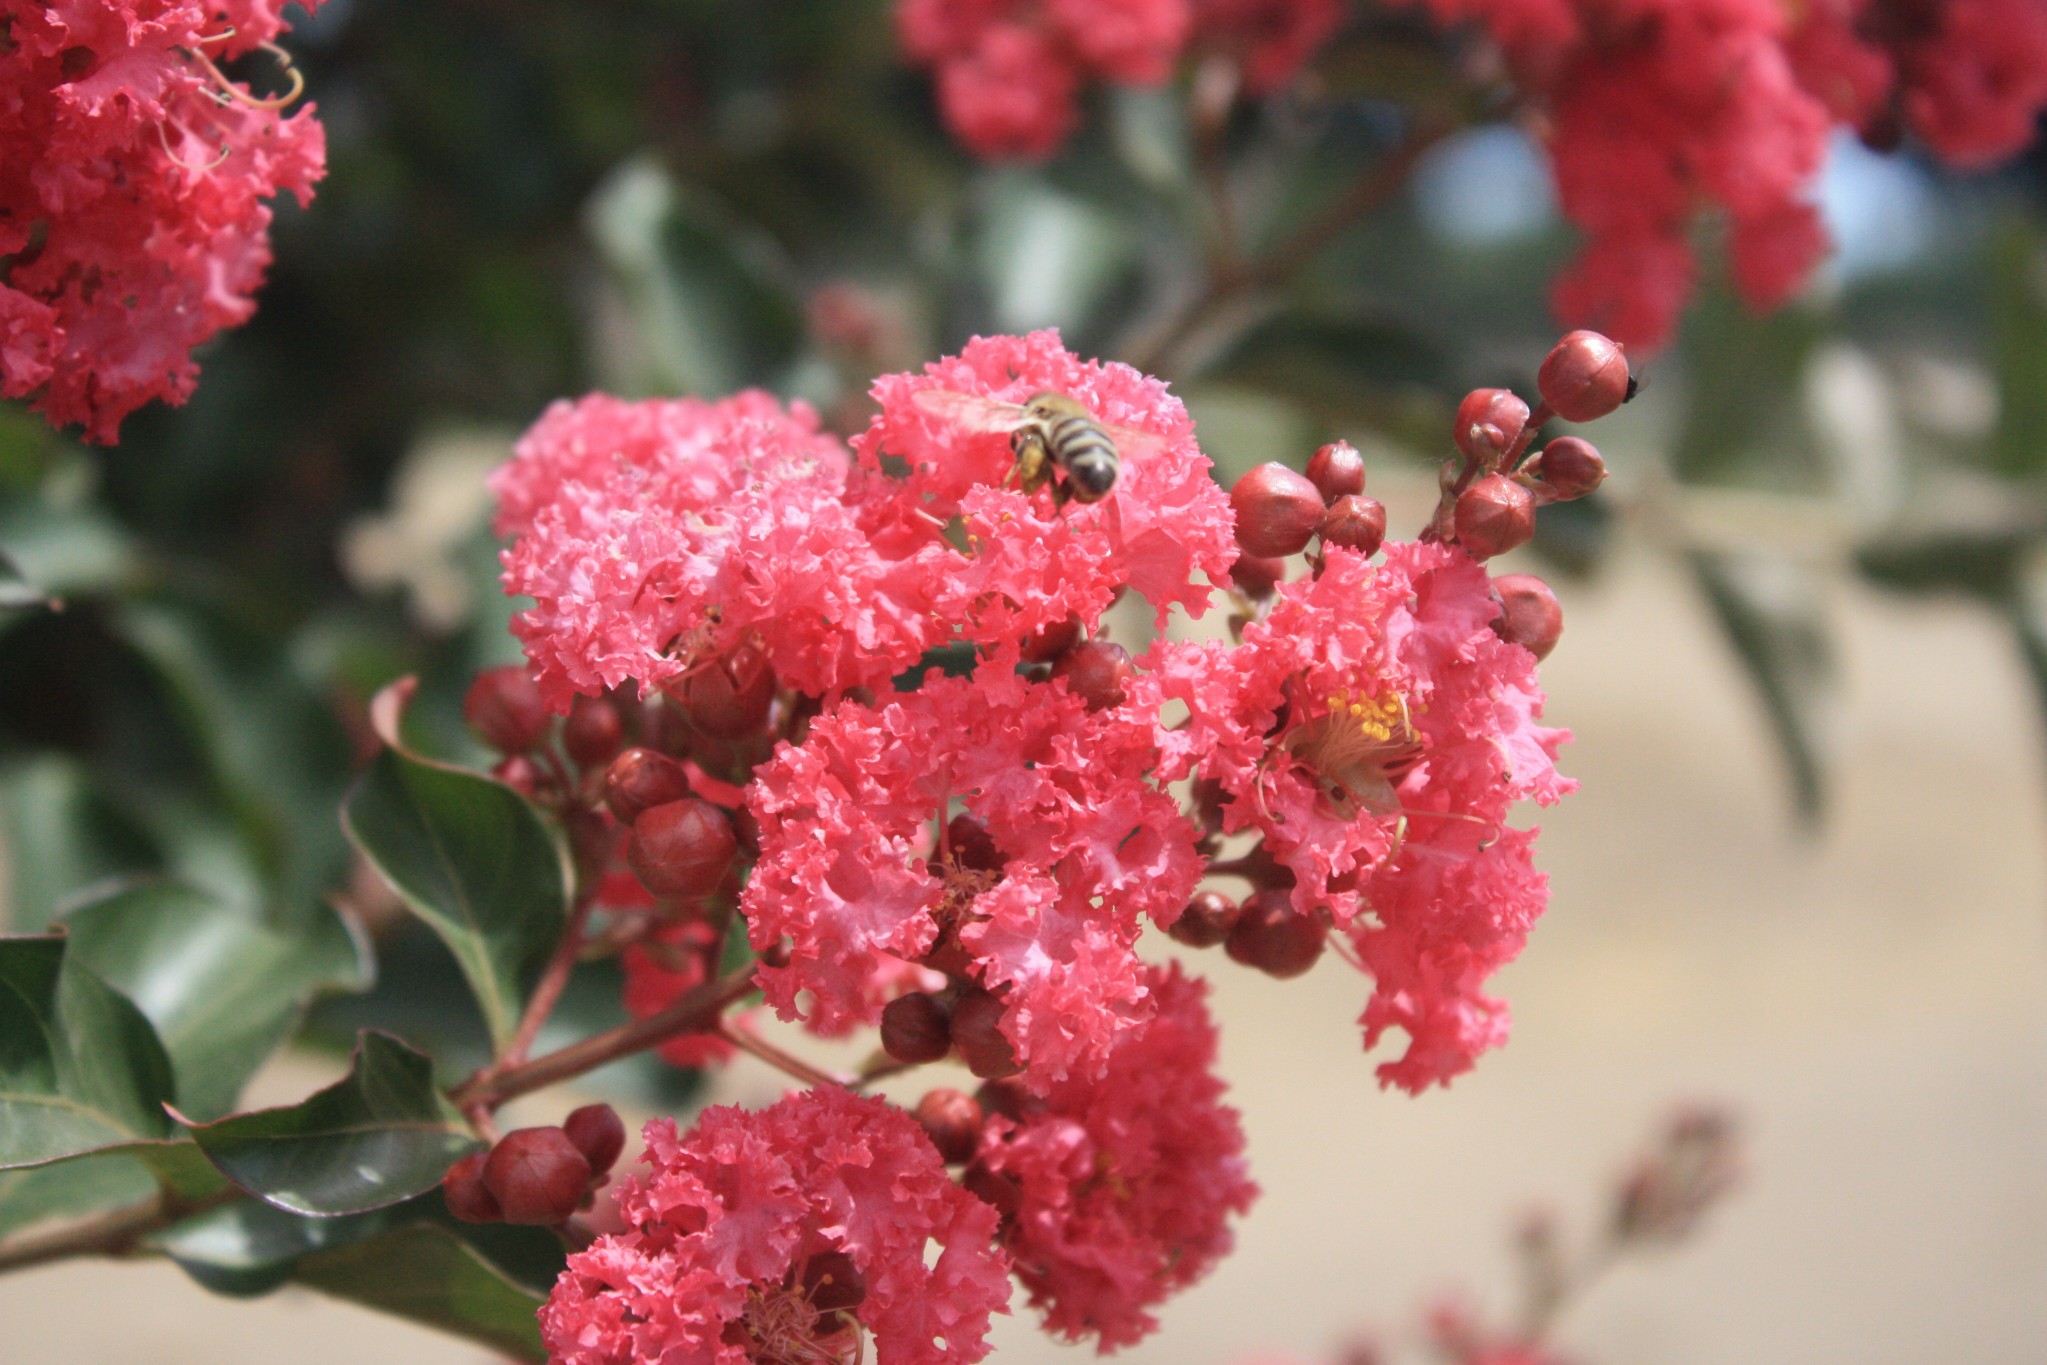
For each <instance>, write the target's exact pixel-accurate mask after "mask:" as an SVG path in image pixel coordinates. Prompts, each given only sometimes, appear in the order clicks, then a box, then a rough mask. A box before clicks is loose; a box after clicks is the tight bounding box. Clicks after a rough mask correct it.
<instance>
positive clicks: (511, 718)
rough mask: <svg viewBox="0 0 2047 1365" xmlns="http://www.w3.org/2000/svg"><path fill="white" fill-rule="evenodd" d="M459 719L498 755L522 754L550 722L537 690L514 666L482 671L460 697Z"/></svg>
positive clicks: (538, 738) (532, 744) (538, 737)
mask: <svg viewBox="0 0 2047 1365" xmlns="http://www.w3.org/2000/svg"><path fill="white" fill-rule="evenodd" d="M462 719H463V720H465V721H467V722H469V728H470V729H471V730H473V731H475V733H476V737H477V738H478V739H480V740H482V741H483V742H484V743H485V744H488V745H489V746H490V747H491V748H493V749H496V750H497V751H498V752H499V753H501V754H523V753H525V752H526V751H527V750H528V749H530V748H532V747H533V746H534V745H535V744H537V743H539V742H540V736H541V735H542V734H544V733H545V732H546V730H547V722H548V720H549V719H550V717H549V715H548V713H547V707H546V706H545V705H543V704H542V703H541V700H540V689H539V688H538V687H537V686H535V685H534V682H533V679H532V678H530V677H528V676H527V674H526V670H525V669H524V668H522V667H520V666H519V665H517V664H506V665H505V666H504V667H502V668H486V669H484V670H483V672H481V673H479V674H477V675H476V681H474V682H472V683H470V684H469V691H468V693H467V694H466V695H465V696H464V697H463V698H462Z"/></svg>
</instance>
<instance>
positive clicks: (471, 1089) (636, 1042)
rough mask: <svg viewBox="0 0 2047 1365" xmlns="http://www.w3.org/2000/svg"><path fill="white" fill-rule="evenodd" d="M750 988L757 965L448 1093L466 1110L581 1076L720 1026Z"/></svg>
mask: <svg viewBox="0 0 2047 1365" xmlns="http://www.w3.org/2000/svg"><path fill="white" fill-rule="evenodd" d="M752 990H753V967H752V965H751V964H749V965H748V966H745V967H742V968H740V969H739V970H738V971H736V972H731V973H728V974H727V975H725V976H722V977H719V978H718V979H717V980H715V981H709V982H706V983H705V984H703V985H701V986H698V987H697V988H696V989H695V990H693V991H690V992H689V993H688V994H686V995H684V996H683V997H682V998H681V999H679V1000H677V1001H676V1002H675V1003H674V1004H672V1005H670V1006H669V1007H668V1008H667V1009H665V1010H662V1011H661V1012H660V1013H659V1014H650V1015H648V1016H647V1017H646V1018H644V1019H635V1020H634V1021H633V1022H632V1023H630V1024H621V1025H619V1026H618V1027H617V1028H615V1029H608V1030H606V1031H605V1032H603V1033H598V1034H593V1035H592V1036H590V1037H588V1038H585V1039H583V1040H582V1041H581V1042H579V1043H571V1044H569V1046H567V1047H565V1048H560V1049H558V1050H556V1051H554V1052H549V1053H545V1054H543V1055H542V1056H539V1057H535V1058H534V1059H533V1060H531V1061H529V1062H522V1063H520V1064H519V1065H518V1066H511V1067H506V1068H505V1069H504V1070H503V1071H500V1072H498V1073H497V1074H496V1075H493V1076H484V1075H477V1076H472V1077H470V1078H469V1079H468V1080H466V1081H464V1082H463V1083H462V1084H461V1085H458V1086H456V1087H455V1088H454V1089H453V1090H451V1091H450V1092H448V1098H449V1099H450V1100H451V1101H453V1102H454V1104H455V1105H456V1107H457V1108H460V1109H462V1110H464V1111H467V1110H470V1109H473V1108H475V1107H477V1106H482V1107H484V1108H486V1109H494V1108H496V1107H497V1106H498V1105H500V1104H503V1103H504V1102H505V1101H506V1100H510V1099H516V1098H517V1097H519V1096H520V1095H526V1094H531V1093H532V1092H533V1091H535V1090H541V1089H545V1088H546V1087H547V1086H550V1085H553V1084H555V1083H556V1082H557V1081H565V1080H568V1079H569V1078H570V1077H572V1076H580V1075H582V1074H583V1073H584V1072H586V1071H592V1070H595V1069H596V1068H598V1067H600V1066H603V1065H604V1064H605V1063H606V1062H614V1061H617V1060H618V1059H619V1058H620V1057H630V1056H631V1055H632V1054H634V1053H635V1052H644V1051H646V1050H647V1049H648V1048H650V1047H654V1046H656V1045H658V1044H661V1043H665V1042H667V1041H668V1040H669V1039H670V1038H673V1037H675V1036H677V1035H678V1034H683V1033H708V1032H710V1031H711V1030H712V1029H714V1028H716V1027H717V1024H718V1018H719V1016H720V1015H722V1014H723V1013H724V1012H725V1010H726V1008H727V1007H728V1006H730V1005H731V1004H732V1003H733V1002H734V1001H736V1000H739V999H742V998H743V997H745V996H746V995H747V994H749V993H750V992H751V991H752Z"/></svg>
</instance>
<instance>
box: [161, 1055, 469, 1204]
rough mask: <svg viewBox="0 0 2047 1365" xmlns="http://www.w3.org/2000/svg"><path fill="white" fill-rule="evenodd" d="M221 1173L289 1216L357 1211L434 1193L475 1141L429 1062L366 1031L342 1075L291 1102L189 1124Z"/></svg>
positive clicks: (425, 1058)
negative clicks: (439, 1086)
mask: <svg viewBox="0 0 2047 1365" xmlns="http://www.w3.org/2000/svg"><path fill="white" fill-rule="evenodd" d="M190 1126H191V1130H192V1137H193V1138H194V1140H195V1141H197V1142H198V1144H199V1146H200V1147H201V1148H202V1149H203V1150H204V1151H205V1153H206V1155H207V1157H208V1158H209V1159H210V1160H211V1161H212V1162H213V1164H214V1165H216V1166H218V1167H219V1168H220V1169H221V1171H222V1172H223V1173H224V1174H225V1175H226V1176H227V1177H228V1179H230V1180H232V1181H234V1183H235V1184H237V1185H239V1186H241V1187H242V1188H243V1189H245V1190H247V1191H248V1192H249V1193H251V1194H253V1195H255V1196H256V1197H257V1198H259V1199H261V1200H263V1201H265V1202H266V1203H270V1204H275V1205H276V1206H277V1207H279V1208H281V1209H286V1210H289V1211H291V1212H293V1213H305V1214H314V1215H332V1214H344V1213H362V1212H365V1211H367V1210H370V1209H378V1208H384V1207H386V1206H387V1205H391V1204H396V1203H399V1202H401V1201H403V1200H406V1199H410V1198H412V1197H413V1196H414V1195H416V1194H419V1193H421V1192H422V1191H425V1190H430V1189H432V1188H433V1187H434V1186H436V1185H438V1184H439V1183H440V1181H441V1177H442V1176H443V1175H445V1174H446V1173H447V1170H448V1167H449V1166H451V1165H452V1164H454V1161H455V1159H456V1158H457V1157H459V1156H461V1155H462V1154H463V1153H465V1152H468V1151H470V1150H472V1149H473V1148H475V1147H476V1146H477V1145H478V1144H477V1141H476V1139H475V1138H474V1137H473V1136H471V1135H470V1134H469V1132H468V1131H467V1130H466V1129H465V1128H464V1127H463V1126H462V1123H461V1120H460V1118H459V1116H457V1115H456V1113H455V1112H454V1110H452V1109H450V1108H449V1107H448V1105H447V1103H446V1102H445V1101H444V1100H442V1098H441V1095H440V1091H439V1090H438V1089H437V1088H436V1087H435V1085H434V1075H433V1062H432V1061H431V1060H429V1059H428V1058H427V1056H426V1055H425V1054H424V1053H419V1052H415V1051H413V1050H412V1049H411V1048H409V1047H407V1046H406V1045H405V1044H404V1043H402V1042H400V1041H399V1040H398V1039H396V1038H393V1037H391V1036H390V1035H388V1034H383V1033H376V1032H373V1031H369V1030H365V1031H364V1032H363V1033H362V1035H361V1036H360V1038H359V1039H358V1041H357V1043H356V1053H355V1062H354V1065H353V1066H352V1067H350V1069H349V1073H348V1075H347V1076H345V1077H343V1078H342V1079H341V1080H339V1081H336V1082H335V1083H334V1084H333V1085H330V1086H328V1087H327V1088H326V1089H325V1090H321V1091H319V1092H317V1093H315V1094H313V1095H310V1096H308V1097H307V1098H306V1099H304V1100H302V1101H300V1102H299V1103H297V1104H293V1105H286V1106H284V1107H283V1108H279V1109H264V1110H260V1111H258V1112H256V1113H253V1114H237V1115H235V1116H234V1117H232V1118H225V1119H221V1120H220V1121H219V1122H217V1123H207V1124H193V1125H190Z"/></svg>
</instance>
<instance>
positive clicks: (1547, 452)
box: [1530, 436, 1606, 502]
mask: <svg viewBox="0 0 2047 1365" xmlns="http://www.w3.org/2000/svg"><path fill="white" fill-rule="evenodd" d="M1530 464H1531V465H1532V467H1533V468H1532V471H1531V472H1533V473H1534V475H1535V476H1536V477H1537V478H1539V479H1541V480H1542V481H1543V483H1545V484H1547V485H1548V486H1549V490H1550V492H1551V493H1553V494H1555V495H1556V499H1557V501H1558V502H1569V501H1570V500H1571V499H1573V498H1582V497H1584V496H1585V495H1586V494H1587V493H1590V492H1591V491H1592V490H1593V489H1595V488H1597V487H1599V485H1600V484H1602V483H1604V482H1606V461H1605V460H1602V459H1601V458H1599V451H1598V450H1597V449H1596V448H1595V447H1594V446H1593V444H1592V442H1590V441H1583V440H1580V439H1579V438H1577V437H1576V436H1559V437H1557V438H1556V439H1555V440H1554V441H1551V442H1550V443H1549V444H1548V445H1546V446H1544V447H1543V448H1542V450H1541V452H1540V453H1539V454H1537V455H1536V457H1535V459H1534V460H1532V461H1530Z"/></svg>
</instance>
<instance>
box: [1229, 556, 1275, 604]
mask: <svg viewBox="0 0 2047 1365" xmlns="http://www.w3.org/2000/svg"><path fill="white" fill-rule="evenodd" d="M1285 578H1286V561H1285V560H1284V559H1274V558H1272V557H1270V556H1266V555H1238V556H1237V562H1236V563H1235V564H1233V565H1231V566H1230V582H1231V583H1232V584H1233V585H1234V586H1235V587H1236V589H1237V591H1238V592H1241V593H1243V594H1244V596H1246V597H1248V598H1250V599H1252V600H1253V601H1257V600H1259V599H1260V598H1265V597H1270V596H1272V590H1273V588H1275V587H1277V586H1278V585H1279V584H1280V582H1281V581H1283V580H1284V579H1285Z"/></svg>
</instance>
